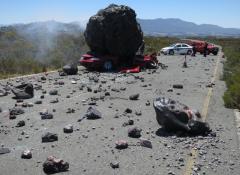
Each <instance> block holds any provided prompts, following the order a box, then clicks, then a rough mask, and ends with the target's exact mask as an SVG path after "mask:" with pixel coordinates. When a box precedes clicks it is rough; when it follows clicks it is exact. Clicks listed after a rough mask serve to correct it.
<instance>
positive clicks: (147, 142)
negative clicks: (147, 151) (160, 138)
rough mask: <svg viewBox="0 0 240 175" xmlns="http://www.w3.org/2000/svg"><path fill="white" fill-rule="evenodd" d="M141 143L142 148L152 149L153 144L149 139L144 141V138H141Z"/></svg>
mask: <svg viewBox="0 0 240 175" xmlns="http://www.w3.org/2000/svg"><path fill="white" fill-rule="evenodd" d="M139 141H140V145H141V146H143V147H146V148H152V142H151V141H149V140H147V139H144V138H140V139H139Z"/></svg>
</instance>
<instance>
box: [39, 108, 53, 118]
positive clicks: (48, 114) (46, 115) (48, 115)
mask: <svg viewBox="0 0 240 175" xmlns="http://www.w3.org/2000/svg"><path fill="white" fill-rule="evenodd" d="M40 115H41V119H42V120H45V119H53V114H52V113H49V112H48V110H46V111H42V112H40Z"/></svg>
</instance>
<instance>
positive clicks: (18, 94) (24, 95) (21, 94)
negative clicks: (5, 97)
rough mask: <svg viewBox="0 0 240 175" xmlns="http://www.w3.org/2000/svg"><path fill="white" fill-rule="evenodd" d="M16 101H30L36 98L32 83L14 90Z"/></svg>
mask: <svg viewBox="0 0 240 175" xmlns="http://www.w3.org/2000/svg"><path fill="white" fill-rule="evenodd" d="M12 92H13V94H14V95H15V97H14V98H15V99H29V98H33V96H34V89H33V85H32V84H31V83H26V84H22V85H19V86H16V87H14V88H13V89H12Z"/></svg>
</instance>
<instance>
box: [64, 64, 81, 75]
mask: <svg viewBox="0 0 240 175" xmlns="http://www.w3.org/2000/svg"><path fill="white" fill-rule="evenodd" d="M62 69H63V72H64V73H65V74H67V75H76V74H77V73H78V67H77V64H67V65H65V66H63V68H62Z"/></svg>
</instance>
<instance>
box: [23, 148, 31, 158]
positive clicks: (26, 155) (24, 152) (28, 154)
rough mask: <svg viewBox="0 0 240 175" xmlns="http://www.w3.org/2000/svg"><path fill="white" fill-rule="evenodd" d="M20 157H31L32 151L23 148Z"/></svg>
mask: <svg viewBox="0 0 240 175" xmlns="http://www.w3.org/2000/svg"><path fill="white" fill-rule="evenodd" d="M21 158H22V159H31V158H32V152H31V151H30V150H25V151H23V152H22V155H21Z"/></svg>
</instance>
